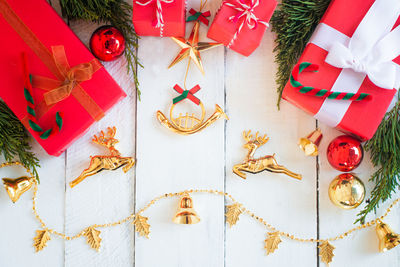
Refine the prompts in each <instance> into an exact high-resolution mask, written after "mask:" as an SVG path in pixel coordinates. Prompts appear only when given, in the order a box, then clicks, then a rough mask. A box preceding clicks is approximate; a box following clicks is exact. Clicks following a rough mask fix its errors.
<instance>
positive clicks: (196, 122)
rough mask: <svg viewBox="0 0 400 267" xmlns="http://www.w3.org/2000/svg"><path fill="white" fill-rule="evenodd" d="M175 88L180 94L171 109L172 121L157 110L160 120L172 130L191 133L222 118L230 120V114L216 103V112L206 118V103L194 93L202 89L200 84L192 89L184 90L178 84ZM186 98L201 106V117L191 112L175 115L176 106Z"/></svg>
mask: <svg viewBox="0 0 400 267" xmlns="http://www.w3.org/2000/svg"><path fill="white" fill-rule="evenodd" d="M174 89H175V91H177V92H178V93H180V95H179V96H177V97H175V98H174V99H173V101H172V103H173V105H172V107H171V109H170V111H169V116H170V119H171V121H169V120H168V119H167V117H166V116H165V115H164V114H163V113H162V112H161V111H157V119H158V121H159V122H160V123H161V124H162V125H164V126H165V127H166V128H168V129H170V130H171V131H173V132H175V133H178V134H182V135H190V134H194V133H197V132H199V131H201V130H203V129H204V128H207V127H208V126H210V125H211V124H213V123H214V122H216V121H217V120H218V119H220V118H224V119H226V120H229V118H228V116H227V115H226V114H225V112H224V111H223V110H222V108H221V107H220V106H218V105H215V112H214V113H213V114H212V115H211V117H209V118H208V119H207V120H204V119H205V113H206V112H205V108H204V105H203V103H202V102H201V101H200V99H198V98H197V97H195V96H194V94H195V93H196V92H197V91H199V90H200V86H199V85H196V86H195V87H193V88H192V89H190V90H183V89H182V88H181V87H180V86H179V85H177V84H176V85H175V86H174ZM184 99H189V100H191V101H192V102H193V103H194V104H196V105H197V106H199V107H200V108H201V116H200V118H198V117H196V116H195V114H189V113H186V114H185V115H182V114H179V116H178V117H174V116H173V111H174V108H175V106H176V105H177V104H178V103H179V102H181V101H182V100H184Z"/></svg>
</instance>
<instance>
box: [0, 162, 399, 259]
mask: <svg viewBox="0 0 400 267" xmlns="http://www.w3.org/2000/svg"><path fill="white" fill-rule="evenodd" d="M11 165H20V166H23V165H22V163H20V162H8V163H3V164H0V168H3V167H6V166H11ZM23 167H24V168H26V167H25V166H23ZM26 171H27V172H28V173H29V174H30V177H33V174H32V172H31V171H30V170H29V169H28V168H26ZM37 191H38V184H37V182H36V180H35V182H34V186H33V198H32V210H33V213H34V215H35V218H36V219H37V220H38V221H39V222H40V225H41V227H42V228H43V230H37V231H36V232H37V236H36V237H35V238H34V240H35V241H34V246H35V248H36V251H40V250H42V249H43V248H44V247H45V246H46V243H47V241H48V240H50V235H54V236H59V237H60V238H62V239H64V240H67V241H69V240H73V239H76V238H79V237H81V236H85V237H86V238H87V242H88V244H89V245H90V246H91V247H92V248H94V249H96V250H97V251H98V250H99V248H100V245H101V238H100V231H99V230H97V229H98V228H106V227H113V226H117V225H121V224H123V223H126V222H129V221H132V222H133V224H135V221H136V222H138V221H141V224H142V223H143V222H145V223H146V226H143V229H142V230H138V229H137V230H136V231H137V232H138V233H139V235H143V236H146V237H148V233H149V232H150V230H149V227H150V225H148V223H147V220H148V218H147V217H144V216H141V215H140V214H142V213H143V212H144V211H146V210H147V209H148V208H150V207H151V206H153V205H154V204H155V203H156V202H158V201H160V200H162V199H166V198H171V197H181V196H183V195H185V194H192V193H207V194H216V195H220V196H223V197H225V198H228V199H230V201H231V202H232V203H233V204H232V205H230V206H231V207H232V206H234V205H238V206H239V207H240V210H241V213H246V214H247V215H248V216H250V217H251V218H253V219H255V220H256V221H257V222H259V223H261V224H262V225H264V226H265V227H266V228H267V229H268V230H270V231H272V233H269V234H268V235H269V236H268V237H267V239H266V240H265V245H266V247H265V249H266V250H267V254H270V253H272V252H273V251H275V250H276V249H277V247H278V244H279V243H280V242H278V241H277V240H278V239H277V237H276V236H274V235H279V240H280V239H281V237H285V238H287V239H291V240H293V241H298V242H303V243H304V242H308V243H319V244H320V245H319V246H318V247H319V249H320V253H319V256H320V257H321V261H322V262H324V263H326V264H329V263H330V262H332V259H333V256H334V254H333V250H334V249H335V247H334V246H333V245H332V244H330V243H329V241H337V240H340V239H344V238H346V237H348V236H349V235H350V234H351V233H352V232H354V231H357V230H361V229H364V228H367V227H372V226H375V225H378V224H380V223H381V221H382V220H383V219H384V218H385V217H387V216H388V214H389V213H390V212H391V210H392V208H393V207H394V205H396V204H397V203H398V202H400V198H398V199H396V200H394V201H393V202H392V204H390V206H389V207H388V208H387V209H386V212H385V213H384V214H383V215H382V216H380V217H378V218H376V219H374V220H371V221H369V222H367V223H365V224H363V225H359V226H357V227H354V228H352V229H350V230H348V231H346V232H344V233H342V234H340V235H338V236H335V237H330V238H325V239H315V238H300V237H296V236H294V235H292V234H290V233H287V232H282V231H279V230H278V229H277V228H275V227H274V226H272V225H271V224H269V223H268V222H267V221H265V220H264V219H263V218H261V217H259V216H257V215H255V214H254V213H253V212H251V211H250V210H248V209H246V208H245V207H244V206H243V205H242V204H241V203H240V202H238V201H236V200H235V198H234V197H233V196H232V195H230V194H228V193H226V192H223V191H219V190H212V189H191V190H185V191H181V192H176V193H165V194H163V195H160V196H158V197H156V198H154V199H153V200H151V201H150V202H149V203H148V204H147V205H145V206H144V207H143V208H142V209H140V210H139V211H138V212H137V213H134V212H133V213H132V214H131V215H129V216H127V217H125V218H123V219H121V220H119V221H115V222H111V223H105V224H94V225H92V226H89V227H87V228H85V229H83V230H82V231H81V232H79V233H77V234H76V235H73V236H68V235H66V234H64V233H61V232H57V231H56V230H53V229H50V228H49V227H47V226H46V224H45V222H44V221H43V220H42V218H41V217H40V215H39V214H38V212H37V209H36V198H37ZM235 209H236V208H235ZM239 215H240V214H239ZM236 217H237V218H236V219H235V223H236V222H237V219H238V216H236ZM138 218H141V219H138ZM143 225H144V224H143ZM146 233H147V234H146ZM272 236H274V240H272V239H271V240H269V238H272ZM44 237H45V238H44ZM46 239H47V240H46ZM270 242H272V243H275V245H270V244H269V243H270ZM267 243H268V244H267Z"/></svg>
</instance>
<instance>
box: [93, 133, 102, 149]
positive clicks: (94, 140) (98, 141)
mask: <svg viewBox="0 0 400 267" xmlns="http://www.w3.org/2000/svg"><path fill="white" fill-rule="evenodd" d="M92 141H93V143H95V144H99V145H102V146H104V141H105V136H104V131H101V132H100V135H99V137H97V135H94V136H93V139H92Z"/></svg>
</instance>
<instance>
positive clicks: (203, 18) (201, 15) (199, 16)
mask: <svg viewBox="0 0 400 267" xmlns="http://www.w3.org/2000/svg"><path fill="white" fill-rule="evenodd" d="M189 13H190V14H191V16H189V17H188V18H187V20H186V21H187V22H190V21H197V20H198V21H200V22H203V23H204V24H205V25H206V26H208V19H207V18H208V17H210V16H211V12H210V11H206V12H198V11H196V10H194V9H193V8H192V9H190V10H189Z"/></svg>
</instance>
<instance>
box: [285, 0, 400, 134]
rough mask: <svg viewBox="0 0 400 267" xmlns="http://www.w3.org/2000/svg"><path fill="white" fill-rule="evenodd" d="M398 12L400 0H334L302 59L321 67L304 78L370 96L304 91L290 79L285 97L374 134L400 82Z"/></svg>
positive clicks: (326, 119)
mask: <svg viewBox="0 0 400 267" xmlns="http://www.w3.org/2000/svg"><path fill="white" fill-rule="evenodd" d="M399 16H400V1H398V0H376V1H374V0H352V1H348V0H333V1H332V2H331V4H330V6H329V7H328V9H327V11H326V13H325V14H324V16H323V18H322V19H321V21H320V24H319V25H318V26H317V28H316V30H315V32H314V33H313V35H312V37H311V39H310V41H309V43H308V44H307V46H306V48H305V50H304V52H303V54H302V56H301V57H300V59H299V61H298V62H299V64H300V63H304V62H308V63H312V64H315V65H318V66H319V69H318V72H303V73H301V74H300V75H299V82H300V83H301V84H302V85H304V86H307V87H308V89H310V88H324V89H327V91H328V93H329V94H331V95H334V96H337V98H343V97H345V95H346V94H345V93H344V92H346V93H349V94H347V95H350V94H361V95H363V94H369V97H368V98H367V99H365V101H351V100H338V99H328V98H324V97H318V96H315V95H312V94H302V93H300V91H299V87H293V85H292V84H291V82H290V81H289V82H288V83H287V85H286V86H285V88H284V90H283V94H282V97H283V98H284V99H286V100H287V101H289V102H290V103H292V104H294V105H296V106H297V107H299V108H301V109H303V110H305V111H306V112H308V113H311V114H313V115H314V117H315V118H316V119H318V120H320V121H322V122H323V123H325V124H327V125H329V126H331V127H336V128H337V129H339V130H342V131H343V132H346V133H351V134H354V135H356V136H358V137H359V138H361V139H362V140H368V139H371V138H372V137H373V135H374V133H375V131H376V129H377V128H378V126H379V124H380V122H381V121H382V118H383V117H384V115H385V113H386V111H387V109H388V107H389V105H390V103H391V101H392V100H393V96H394V95H395V93H396V90H397V89H398V88H399V86H400V67H399V64H400V57H399V55H400V45H399V44H400V27H398V25H399V23H400V20H399ZM296 76H297V75H296ZM311 91H312V90H311ZM331 92H337V93H335V94H332V93H331ZM344 99H348V98H344Z"/></svg>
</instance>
